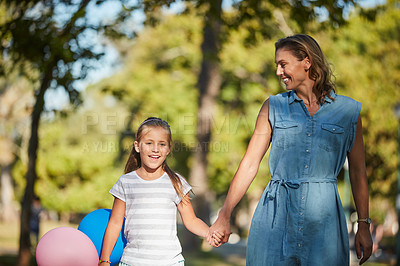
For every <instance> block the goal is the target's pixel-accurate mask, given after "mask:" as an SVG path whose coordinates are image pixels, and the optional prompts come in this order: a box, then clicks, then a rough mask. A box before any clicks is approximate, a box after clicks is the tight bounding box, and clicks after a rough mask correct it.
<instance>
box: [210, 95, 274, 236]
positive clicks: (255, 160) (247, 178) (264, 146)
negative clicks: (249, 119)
mask: <svg viewBox="0 0 400 266" xmlns="http://www.w3.org/2000/svg"><path fill="white" fill-rule="evenodd" d="M271 136H272V127H271V124H270V122H269V100H266V101H265V102H264V104H263V106H262V107H261V110H260V112H259V114H258V117H257V122H256V126H255V129H254V132H253V135H252V137H251V139H250V142H249V146H248V147H247V151H246V153H245V155H244V157H243V159H242V161H241V162H240V165H239V168H238V170H237V171H236V174H235V176H234V177H233V180H232V182H231V185H230V187H229V191H228V195H227V197H226V200H225V203H224V205H223V207H222V209H221V211H220V212H219V214H218V219H217V220H216V222H215V223H214V224H213V225H212V226H211V228H210V232H213V231H218V232H222V233H223V234H224V239H223V241H222V242H223V243H226V242H227V241H228V239H229V235H230V234H231V231H230V216H231V213H232V210H233V208H234V207H235V206H236V205H237V204H238V202H239V201H240V200H241V199H242V197H243V196H244V194H245V193H246V191H247V189H248V188H249V186H250V184H251V183H252V182H253V180H254V178H255V176H256V174H257V172H258V168H259V166H260V163H261V160H262V158H263V157H264V155H265V153H266V152H267V150H268V148H269V144H270V141H271Z"/></svg>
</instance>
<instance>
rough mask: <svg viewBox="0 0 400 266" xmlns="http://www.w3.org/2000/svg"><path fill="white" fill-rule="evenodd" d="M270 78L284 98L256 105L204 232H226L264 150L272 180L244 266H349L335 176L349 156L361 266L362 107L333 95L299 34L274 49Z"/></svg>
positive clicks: (314, 48)
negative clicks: (237, 158)
mask: <svg viewBox="0 0 400 266" xmlns="http://www.w3.org/2000/svg"><path fill="white" fill-rule="evenodd" d="M275 49H276V50H275V63H276V65H277V70H276V75H277V76H278V77H279V78H280V79H281V80H282V81H283V83H284V84H285V87H286V89H287V90H288V91H287V92H285V93H281V94H278V95H273V96H270V97H269V98H268V99H267V100H266V101H265V102H264V104H263V106H262V107H261V110H260V112H259V115H258V117H257V122H256V126H255V129H254V133H253V135H252V137H251V139H250V143H249V146H248V148H247V151H246V153H245V155H244V157H243V159H242V161H241V162H240V165H239V168H238V170H237V172H236V174H235V176H234V178H233V180H232V183H231V185H230V188H229V191H228V195H227V198H226V200H225V203H224V206H223V207H222V209H221V211H220V212H219V215H218V219H217V221H216V222H215V224H214V225H213V226H212V227H211V228H210V232H212V231H213V230H219V231H221V232H224V234H225V236H226V237H225V238H224V240H223V242H226V241H227V240H228V239H227V238H228V236H229V233H230V222H229V221H230V216H231V213H232V211H233V208H234V207H235V206H236V205H237V204H238V202H239V201H240V199H241V198H242V197H243V196H244V194H245V193H246V191H247V189H248V187H249V186H250V184H251V183H252V181H253V180H254V178H255V176H256V174H257V171H258V168H259V165H260V162H261V160H262V158H263V156H264V155H265V153H266V152H267V150H268V149H269V148H270V153H269V170H270V172H271V181H270V182H269V184H268V185H267V187H266V188H265V190H264V193H263V195H262V196H261V199H260V201H259V203H258V206H257V209H256V211H255V213H254V215H253V220H252V222H251V228H250V232H249V236H248V242H247V253H246V256H247V257H246V265H248V266H268V265H271V266H272V265H287V266H289V265H332V266H334V265H336V266H344V265H349V261H350V260H349V239H348V233H347V225H346V219H345V215H344V211H343V208H342V204H341V202H340V198H339V193H338V189H337V185H336V183H337V176H338V174H339V172H340V171H341V169H342V167H343V164H344V162H345V160H346V157H347V158H348V161H349V165H350V168H349V169H350V180H351V184H352V189H353V196H354V201H355V205H356V208H357V214H358V217H359V218H360V219H359V227H358V232H357V234H356V237H355V238H356V243H355V246H356V251H357V256H358V258H359V259H361V260H360V264H362V263H363V262H365V261H366V260H367V259H368V258H369V257H370V255H371V252H372V240H371V235H370V231H369V225H368V221H369V219H368V216H369V214H368V213H369V210H368V183H367V177H366V168H365V158H364V144H363V139H362V125H361V117H360V110H361V103H359V102H357V101H355V100H353V99H350V98H348V97H346V96H342V95H337V94H335V91H334V84H333V81H332V74H331V70H330V68H329V64H327V63H326V60H325V57H324V55H323V53H322V51H321V49H320V47H319V45H318V43H317V42H316V41H315V40H314V39H313V38H312V37H310V36H308V35H304V34H297V35H293V36H289V37H287V38H283V39H280V40H278V41H277V42H276V43H275Z"/></svg>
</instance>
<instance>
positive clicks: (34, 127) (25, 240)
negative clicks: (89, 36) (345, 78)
mask: <svg viewBox="0 0 400 266" xmlns="http://www.w3.org/2000/svg"><path fill="white" fill-rule="evenodd" d="M48 69H49V71H48V73H47V75H45V76H44V78H43V80H42V84H41V87H40V90H39V92H38V93H37V95H36V101H35V106H34V108H33V112H32V124H31V136H30V139H29V146H28V171H27V173H26V187H25V193H24V198H23V200H22V203H21V223H20V238H19V251H18V264H17V265H18V266H29V265H30V259H31V242H30V228H29V221H30V219H31V215H32V213H31V207H32V201H33V197H34V186H35V182H36V178H37V175H36V161H37V150H38V147H39V125H40V116H41V114H42V112H43V109H44V95H45V92H46V90H47V89H48V87H49V85H50V80H51V73H52V70H53V67H49V68H48Z"/></svg>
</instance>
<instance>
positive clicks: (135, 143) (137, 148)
mask: <svg viewBox="0 0 400 266" xmlns="http://www.w3.org/2000/svg"><path fill="white" fill-rule="evenodd" d="M133 145H134V146H135V147H134V149H135V151H136V152H137V153H140V150H139V142H137V141H135V142H134V143H133Z"/></svg>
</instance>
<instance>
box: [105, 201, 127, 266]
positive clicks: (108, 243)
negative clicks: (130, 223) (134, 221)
mask: <svg viewBox="0 0 400 266" xmlns="http://www.w3.org/2000/svg"><path fill="white" fill-rule="evenodd" d="M124 216H125V202H124V201H122V200H120V199H118V198H114V204H113V207H112V212H111V216H110V220H109V221H108V225H107V228H106V232H105V235H104V240H103V249H102V250H101V256H100V260H101V261H110V256H111V252H112V251H113V249H114V246H115V243H116V242H117V239H118V236H119V233H120V232H121V228H122V224H123V223H124ZM99 265H102V266H106V265H107V266H108V265H110V263H107V262H102V263H100V264H99Z"/></svg>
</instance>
